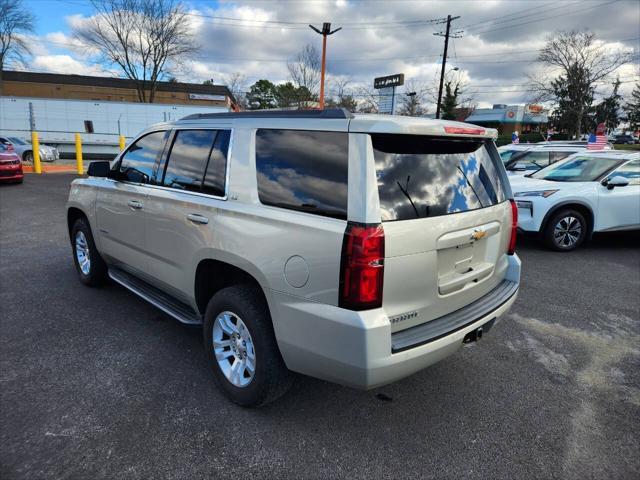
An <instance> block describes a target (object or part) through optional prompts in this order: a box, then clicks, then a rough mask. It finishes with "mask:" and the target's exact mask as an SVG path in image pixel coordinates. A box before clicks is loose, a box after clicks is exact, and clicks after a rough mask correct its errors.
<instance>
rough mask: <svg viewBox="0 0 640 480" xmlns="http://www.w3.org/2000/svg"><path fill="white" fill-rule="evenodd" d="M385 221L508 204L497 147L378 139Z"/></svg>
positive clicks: (483, 143) (479, 141) (387, 137)
mask: <svg viewBox="0 0 640 480" xmlns="http://www.w3.org/2000/svg"><path fill="white" fill-rule="evenodd" d="M371 140H372V143H373V153H374V158H375V164H376V176H377V179H378V194H379V197H380V215H381V218H382V221H394V220H410V219H414V218H425V217H437V216H440V215H449V214H452V213H459V212H466V211H469V210H475V209H479V208H485V207H490V206H492V205H496V204H498V203H500V202H503V201H505V200H506V194H505V187H504V184H503V183H502V180H501V179H502V178H503V177H502V175H500V173H499V171H498V169H497V168H498V167H497V165H498V162H499V161H500V160H499V157H498V155H497V152H496V153H495V156H492V154H491V152H490V150H489V149H493V151H495V146H494V145H493V142H491V141H485V140H484V139H462V138H460V139H452V138H444V137H427V136H420V135H392V134H373V135H371Z"/></svg>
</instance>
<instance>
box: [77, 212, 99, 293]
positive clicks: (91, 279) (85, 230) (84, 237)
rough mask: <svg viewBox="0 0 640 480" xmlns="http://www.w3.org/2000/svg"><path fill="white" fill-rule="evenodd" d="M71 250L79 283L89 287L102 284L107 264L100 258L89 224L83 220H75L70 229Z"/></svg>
mask: <svg viewBox="0 0 640 480" xmlns="http://www.w3.org/2000/svg"><path fill="white" fill-rule="evenodd" d="M71 248H72V249H73V261H74V263H75V265H76V271H77V272H78V277H79V278H80V281H81V282H82V283H84V284H85V285H89V286H90V287H97V286H99V285H102V284H104V282H105V281H106V280H107V264H106V263H105V262H104V260H103V259H102V257H101V256H100V253H99V252H98V249H97V248H96V244H95V242H94V241H93V235H92V234H91V228H90V227H89V223H88V222H87V220H86V219H84V218H79V219H77V220H76V221H75V223H74V224H73V227H72V228H71Z"/></svg>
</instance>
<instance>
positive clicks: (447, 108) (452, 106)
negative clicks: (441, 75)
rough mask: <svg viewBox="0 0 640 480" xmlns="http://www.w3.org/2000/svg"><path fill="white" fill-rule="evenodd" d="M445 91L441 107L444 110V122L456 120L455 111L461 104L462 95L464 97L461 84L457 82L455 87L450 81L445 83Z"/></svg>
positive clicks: (442, 116) (442, 115)
mask: <svg viewBox="0 0 640 480" xmlns="http://www.w3.org/2000/svg"><path fill="white" fill-rule="evenodd" d="M444 89H445V90H444V91H445V93H444V97H443V98H442V106H441V107H440V108H441V110H442V113H441V115H440V117H441V118H442V119H443V120H455V119H456V112H455V110H456V108H457V107H458V104H459V102H460V95H462V89H461V87H460V83H458V82H456V83H455V85H454V84H453V82H452V81H448V82H447V83H445V85H444Z"/></svg>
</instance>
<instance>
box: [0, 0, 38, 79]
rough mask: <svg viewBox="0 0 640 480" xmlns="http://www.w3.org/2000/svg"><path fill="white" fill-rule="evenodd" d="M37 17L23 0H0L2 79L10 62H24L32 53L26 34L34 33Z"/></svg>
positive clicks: (0, 63) (0, 65) (0, 68)
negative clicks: (3, 72) (26, 6)
mask: <svg viewBox="0 0 640 480" xmlns="http://www.w3.org/2000/svg"><path fill="white" fill-rule="evenodd" d="M34 24H35V19H34V17H33V15H32V13H31V12H30V11H29V10H27V9H26V8H25V6H24V5H23V4H22V0H0V81H2V70H3V69H4V67H5V65H6V64H7V63H8V62H17V63H21V64H24V61H25V57H26V56H27V55H30V54H31V51H30V50H29V46H28V45H27V42H26V41H25V38H24V35H26V34H29V33H32V32H33V30H34Z"/></svg>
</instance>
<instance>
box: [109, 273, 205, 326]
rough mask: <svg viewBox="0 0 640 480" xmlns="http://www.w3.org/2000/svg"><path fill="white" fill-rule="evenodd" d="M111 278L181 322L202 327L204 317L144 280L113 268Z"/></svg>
mask: <svg viewBox="0 0 640 480" xmlns="http://www.w3.org/2000/svg"><path fill="white" fill-rule="evenodd" d="M109 277H110V278H111V279H112V280H113V281H114V282H117V283H119V284H120V285H122V286H123V287H124V288H126V289H127V290H130V291H132V292H133V293H135V294H136V295H138V296H139V297H141V298H143V299H145V300H146V301H147V302H149V303H150V304H151V305H153V306H155V307H157V308H159V309H160V310H162V311H163V312H164V313H166V314H168V315H171V316H172V317H173V318H175V319H176V320H178V321H179V322H182V323H186V324H189V325H202V317H201V316H200V315H198V314H197V313H196V312H194V311H193V308H191V307H190V306H189V305H187V304H185V303H182V302H181V301H179V300H176V299H175V298H173V297H171V296H169V295H167V294H166V293H165V292H163V291H162V290H160V289H158V288H156V287H154V286H153V285H150V284H148V283H147V282H145V281H144V280H141V279H139V278H138V277H134V276H133V275H131V274H129V273H127V272H124V271H123V270H120V269H118V268H113V267H112V268H110V269H109Z"/></svg>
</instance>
